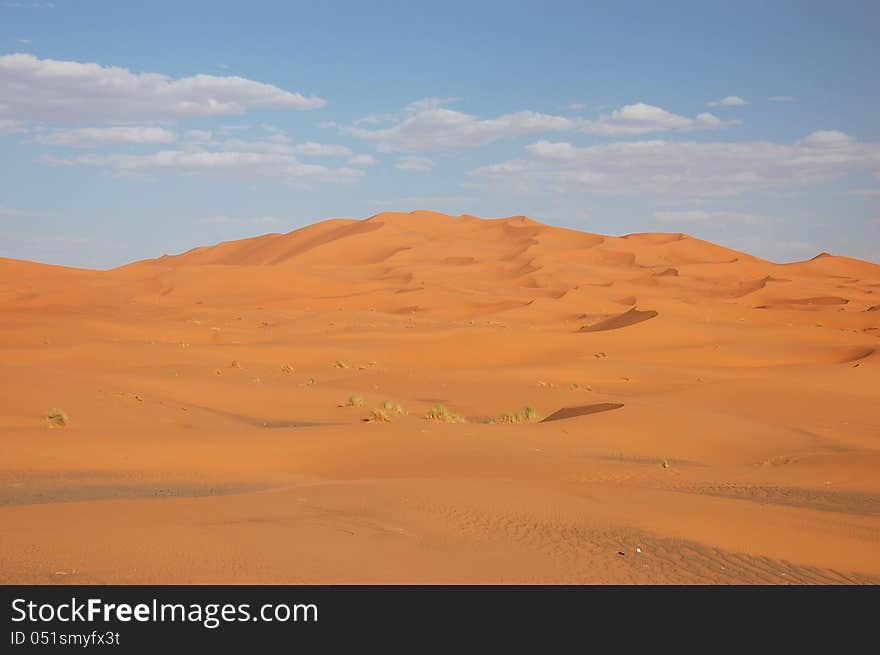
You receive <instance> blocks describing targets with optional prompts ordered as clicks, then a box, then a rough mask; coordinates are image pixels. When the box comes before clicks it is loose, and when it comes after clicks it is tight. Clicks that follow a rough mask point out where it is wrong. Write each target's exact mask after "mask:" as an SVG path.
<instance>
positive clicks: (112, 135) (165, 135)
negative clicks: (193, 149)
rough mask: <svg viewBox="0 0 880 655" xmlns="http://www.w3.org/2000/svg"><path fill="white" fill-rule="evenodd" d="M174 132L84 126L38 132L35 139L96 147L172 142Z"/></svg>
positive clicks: (78, 146) (137, 128)
mask: <svg viewBox="0 0 880 655" xmlns="http://www.w3.org/2000/svg"><path fill="white" fill-rule="evenodd" d="M176 138H177V137H176V136H175V134H174V132H170V131H168V130H165V129H162V128H160V127H83V128H79V129H74V130H53V131H51V132H45V133H43V134H38V135H37V136H36V137H35V138H34V140H35V141H37V142H38V143H45V144H49V145H56V146H71V147H76V148H94V147H96V146H105V145H113V144H118V143H127V144H132V143H134V144H157V143H171V142H173V141H174V140H175V139H176Z"/></svg>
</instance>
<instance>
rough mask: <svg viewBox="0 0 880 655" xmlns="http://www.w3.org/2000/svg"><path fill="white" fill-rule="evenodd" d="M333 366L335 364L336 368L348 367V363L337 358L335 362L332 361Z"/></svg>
mask: <svg viewBox="0 0 880 655" xmlns="http://www.w3.org/2000/svg"><path fill="white" fill-rule="evenodd" d="M333 366H335V367H336V368H348V364H346V363H345V362H343V361H342V360H341V359H337V360H336V361H335V362H333Z"/></svg>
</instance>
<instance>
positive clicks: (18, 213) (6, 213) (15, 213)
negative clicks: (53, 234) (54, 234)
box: [0, 205, 57, 218]
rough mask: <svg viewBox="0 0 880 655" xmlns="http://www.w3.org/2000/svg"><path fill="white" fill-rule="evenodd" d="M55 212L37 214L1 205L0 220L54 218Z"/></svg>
mask: <svg viewBox="0 0 880 655" xmlns="http://www.w3.org/2000/svg"><path fill="white" fill-rule="evenodd" d="M55 216H57V214H55V212H35V211H27V210H24V209H15V208H13V207H4V206H3V205H0V218H54V217H55Z"/></svg>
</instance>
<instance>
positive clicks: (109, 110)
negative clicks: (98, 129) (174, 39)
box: [0, 53, 325, 123]
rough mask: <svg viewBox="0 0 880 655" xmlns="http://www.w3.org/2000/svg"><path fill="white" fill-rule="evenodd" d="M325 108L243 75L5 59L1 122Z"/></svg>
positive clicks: (0, 69) (0, 64)
mask: <svg viewBox="0 0 880 655" xmlns="http://www.w3.org/2000/svg"><path fill="white" fill-rule="evenodd" d="M324 104H325V102H324V100H323V99H321V98H318V97H315V96H308V97H307V96H303V95H301V94H299V93H293V92H290V91H285V90H283V89H280V88H278V87H276V86H272V85H271V84H264V83H262V82H256V81H254V80H249V79H245V78H242V77H218V76H215V75H204V74H199V75H194V76H192V77H184V78H180V79H172V78H171V77H169V76H167V75H162V74H159V73H133V72H131V71H130V70H128V69H126V68H119V67H115V66H101V65H99V64H94V63H80V62H76V61H57V60H54V59H38V58H37V57H34V56H33V55H29V54H21V53H18V54H12V55H4V56H0V118H4V119H10V120H19V121H41V122H49V123H75V122H82V121H89V122H95V121H113V120H120V121H136V120H174V119H180V118H187V117H194V116H216V115H223V114H242V113H244V112H245V111H247V110H248V109H253V108H270V109H300V110H306V109H316V108H318V107H321V106H323V105H324Z"/></svg>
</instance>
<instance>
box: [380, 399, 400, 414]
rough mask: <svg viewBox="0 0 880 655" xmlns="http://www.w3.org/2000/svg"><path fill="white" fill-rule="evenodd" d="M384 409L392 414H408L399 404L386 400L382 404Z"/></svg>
mask: <svg viewBox="0 0 880 655" xmlns="http://www.w3.org/2000/svg"><path fill="white" fill-rule="evenodd" d="M382 409H383V410H385V411H386V412H389V413H391V414H406V412H405V411H404V410H403V407H401V406H400V405H399V404H397V403H392V402H391V401H390V400H386V401H385V402H383V403H382Z"/></svg>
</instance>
